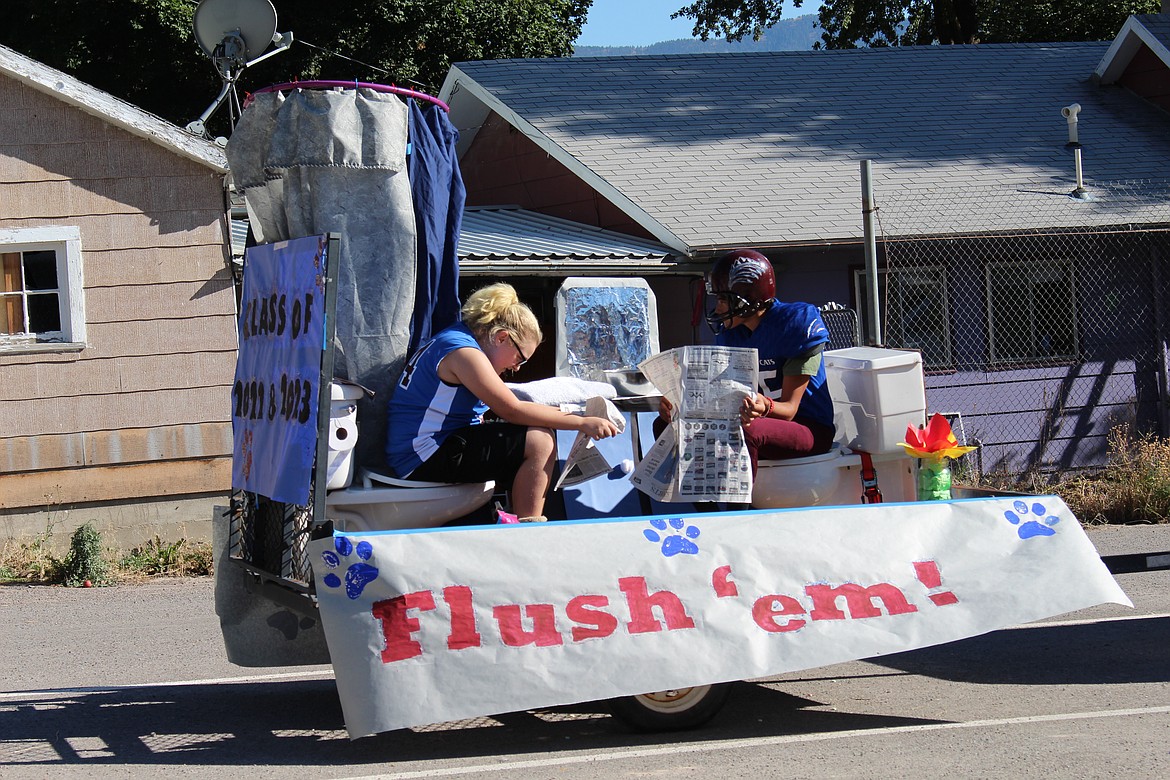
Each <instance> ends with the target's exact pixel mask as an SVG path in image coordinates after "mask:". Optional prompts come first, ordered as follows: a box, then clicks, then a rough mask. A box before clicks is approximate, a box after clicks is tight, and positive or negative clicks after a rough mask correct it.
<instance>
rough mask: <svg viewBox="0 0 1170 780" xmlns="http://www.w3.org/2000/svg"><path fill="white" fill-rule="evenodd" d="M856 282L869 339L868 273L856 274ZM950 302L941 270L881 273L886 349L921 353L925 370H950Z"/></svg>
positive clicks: (880, 299)
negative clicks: (867, 311)
mask: <svg viewBox="0 0 1170 780" xmlns="http://www.w3.org/2000/svg"><path fill="white" fill-rule="evenodd" d="M853 281H854V294H855V295H856V298H857V300H858V301H859V302H860V305H859V306H858V308H859V309H860V310H861V313H862V323H863V329H866V330H867V334H866V335H867V336H868V327H867V323H868V322H869V318H868V316H866V310H867V306H868V301H869V294H868V292H867V284H868V283H867V276H866V273H865V271H864V270H858V271H856V272H854V277H853ZM947 300H948V295H947V273H946V269H945V268H943V267H941V266H911V267H899V268H890V269H885V270H879V271H878V311H879V312H880V314H881V319H882V340H883V341H884V342H885V345H886V346H888V347H894V348H898V349H916V350H918V351H920V352H921V353H922V362H923V365H924V366H925V367H926V368H935V369H939V368H948V367H950V366H951V365H952V364H953V358H952V356H951V330H950V321H951V319H950V312H949V310H948V307H947ZM867 340H868V339H867Z"/></svg>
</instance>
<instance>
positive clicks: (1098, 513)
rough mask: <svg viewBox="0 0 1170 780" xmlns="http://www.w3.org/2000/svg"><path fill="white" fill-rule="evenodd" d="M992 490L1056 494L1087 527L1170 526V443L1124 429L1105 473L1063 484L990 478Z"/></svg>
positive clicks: (1112, 439) (1116, 435) (1113, 439)
mask: <svg viewBox="0 0 1170 780" xmlns="http://www.w3.org/2000/svg"><path fill="white" fill-rule="evenodd" d="M982 482H983V484H984V485H985V486H988V487H996V488H1001V489H1004V488H1006V489H1011V490H1019V491H1021V492H1025V493H1055V494H1056V495H1058V496H1060V497H1061V498H1062V499H1063V500H1064V502H1065V503H1066V504H1068V507H1069V509H1071V510H1072V511H1073V514H1075V515H1076V516H1077V517H1079V518H1080V519H1081V521H1082V522H1083V523H1085V524H1087V525H1105V524H1109V525H1129V524H1138V523H1168V522H1170V440H1168V439H1163V438H1160V437H1157V436H1150V435H1145V436H1133V435H1131V433H1130V431H1129V429H1128V428H1126V427H1124V426H1120V427H1118V428H1115V429H1114V430H1113V431H1111V432H1110V434H1109V462H1108V465H1106V466H1105V467H1104V468H1102V469H1100V470H1097V471H1094V472H1091V473H1084V474H1078V475H1075V476H1072V477H1068V478H1065V479H1062V480H1059V481H1055V482H1053V481H1052V480H1051V479H1049V478H1048V477H1046V476H1045V475H1041V474H1024V475H1020V476H1016V477H1003V476H1000V477H994V476H988V477H985V478H984V479H983V480H982Z"/></svg>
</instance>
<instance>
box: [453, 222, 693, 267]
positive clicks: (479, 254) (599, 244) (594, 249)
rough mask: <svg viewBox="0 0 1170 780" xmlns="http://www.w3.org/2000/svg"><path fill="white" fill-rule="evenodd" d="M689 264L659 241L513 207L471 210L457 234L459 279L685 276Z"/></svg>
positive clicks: (685, 258) (687, 260) (684, 258)
mask: <svg viewBox="0 0 1170 780" xmlns="http://www.w3.org/2000/svg"><path fill="white" fill-rule="evenodd" d="M689 264H690V263H689V258H687V257H686V256H684V255H679V254H678V253H677V252H675V251H674V250H672V249H671V248H670V247H668V246H666V245H664V244H660V243H658V242H657V241H653V240H650V239H643V238H636V237H634V236H628V235H625V234H624V233H616V232H614V231H612V230H604V229H602V228H598V227H594V226H592V225H583V224H581V223H578V222H572V221H569V220H567V219H560V218H558V217H550V216H548V215H547V214H540V213H538V212H535V211H528V210H526V209H522V208H519V207H517V206H474V207H469V208H467V209H466V210H465V211H464V212H463V227H462V230H461V231H460V233H459V271H460V273H461V274H470V275H480V274H485V275H486V274H491V275H495V276H581V275H591V274H604V275H606V276H646V275H656V274H677V273H689V272H691V271H692V269H691V268H689V267H688V266H689Z"/></svg>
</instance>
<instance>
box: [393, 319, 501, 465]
mask: <svg viewBox="0 0 1170 780" xmlns="http://www.w3.org/2000/svg"><path fill="white" fill-rule="evenodd" d="M465 347H471V348H473V349H481V347H480V346H479V342H477V341H476V340H475V336H473V335H472V333H471V331H470V330H468V329H467V327H466V326H464V325H463V324H462V323H456V324H455V325H452V326H451V327H449V328H447V329H446V330H443V331H440V332H439V334H438V335H437V336H435V337H434V338H433V339H431V340H430V341H428V342H426V343H425V344H423V345H422V346H421V347H419V348H418V351H417V352H415V353H414V355H412V356H411V358H410V360H408V361H407V362H406V367H405V368H404V369H403V371H402V376H401V377H400V378H399V380H398V385H397V387H395V388H394V395H393V397H391V399H390V414H389V423H388V429H387V433H386V463H387V465H388V466H390V468H391V469H392V470H393V471H394V473H395V474H396V475H397V476H399V477H405V476H408V475H409V474H410V472H412V471H414V470H415V469H416V468H418V467H419V466H421V465H422V464H423V462H424V461H426V460H427V459H428V458H430V457H431V456H432V455H434V454H435V451H436V450H438V449H439V445H441V444H442V443H443V441H444V440H445V439H446V438H447V436H449V435H450V434H451V432H452V431H455V430H458V429H460V428H464V427H466V426H468V425H478V424H479V423H481V422H483V415H484V413H485V412H487V409H488V407H487V404H485V403H484V402H483V401H481V400H479V399H478V398H476V397H475V394H474V393H472V392H471V391H470V390H468V389H467V388H466V387H464V386H463V385H451V384H448V383H446V382H444V381H443V380H442V379H440V378H439V363H440V362H441V361H442V360H443V358H445V357H447V355H449V354H451V353H452V352H454V351H455V350H457V349H463V348H465Z"/></svg>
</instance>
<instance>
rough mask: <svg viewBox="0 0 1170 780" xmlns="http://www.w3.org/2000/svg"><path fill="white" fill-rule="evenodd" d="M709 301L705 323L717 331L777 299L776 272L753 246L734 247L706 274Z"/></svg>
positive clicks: (760, 309)
mask: <svg viewBox="0 0 1170 780" xmlns="http://www.w3.org/2000/svg"><path fill="white" fill-rule="evenodd" d="M706 285H707V297H708V299H709V301H710V303H711V304H712V306H711V308H710V309H709V310H708V312H707V324H709V325H710V326H711V327H712V329H713V330H714V331H715V332H716V333H718V332H720V331H722V330H724V329H726V328H727V323H728V322H729V321H730V320H731V319H732V318H737V317H738V318H746V317H749V316H751V315H752V314H755V313H756V312H759V311H762V310H763V309H764V308H765V307H767V306H768V305H770V304H771V303H772V301H774V300H775V299H776V274H775V272H774V271H773V270H772V264H771V263H770V262H768V258H766V257H764V256H763V255H762V254H760V253H759V252H756V251H755V250H752V249H733V250H732V251H730V252H728V253H727V254H725V255H723V256H722V257H720V258H719V259H718V260H716V261H715V265H714V266H713V267H712V268H711V270H710V272H708V274H707V278H706Z"/></svg>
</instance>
